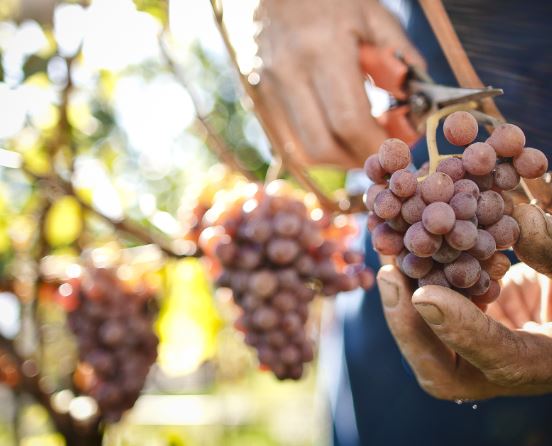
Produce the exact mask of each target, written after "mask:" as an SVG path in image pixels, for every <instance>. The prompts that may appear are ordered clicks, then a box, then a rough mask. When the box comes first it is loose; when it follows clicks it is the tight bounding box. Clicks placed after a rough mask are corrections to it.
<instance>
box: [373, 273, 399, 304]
mask: <svg viewBox="0 0 552 446" xmlns="http://www.w3.org/2000/svg"><path fill="white" fill-rule="evenodd" d="M378 286H379V289H380V295H381V301H382V302H383V305H385V306H386V307H387V308H393V307H396V306H397V304H398V303H399V286H398V285H397V284H396V283H394V282H390V281H389V280H387V279H383V278H380V279H379V280H378Z"/></svg>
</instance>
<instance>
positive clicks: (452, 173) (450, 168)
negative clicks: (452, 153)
mask: <svg viewBox="0 0 552 446" xmlns="http://www.w3.org/2000/svg"><path fill="white" fill-rule="evenodd" d="M435 170H436V171H437V172H443V173H445V174H447V175H448V176H449V177H451V178H452V181H458V180H461V179H462V178H464V174H465V173H466V170H465V169H464V166H463V164H462V160H461V159H460V158H454V157H451V158H445V159H444V160H441V161H439V164H437V169H435Z"/></svg>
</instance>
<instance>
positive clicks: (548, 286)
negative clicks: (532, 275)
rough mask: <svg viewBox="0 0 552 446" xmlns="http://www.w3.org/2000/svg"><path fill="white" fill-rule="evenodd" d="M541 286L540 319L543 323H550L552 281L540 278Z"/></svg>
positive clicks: (551, 316)
mask: <svg viewBox="0 0 552 446" xmlns="http://www.w3.org/2000/svg"><path fill="white" fill-rule="evenodd" d="M539 284H540V287H541V305H540V308H539V318H538V319H537V318H535V319H534V320H540V322H541V323H543V324H544V323H549V322H551V321H552V280H551V279H549V278H548V277H546V276H544V275H540V276H539Z"/></svg>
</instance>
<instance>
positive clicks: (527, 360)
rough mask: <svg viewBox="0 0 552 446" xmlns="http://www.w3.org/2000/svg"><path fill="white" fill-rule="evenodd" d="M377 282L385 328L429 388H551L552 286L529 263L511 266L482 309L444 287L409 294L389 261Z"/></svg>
mask: <svg viewBox="0 0 552 446" xmlns="http://www.w3.org/2000/svg"><path fill="white" fill-rule="evenodd" d="M378 285H379V288H380V292H381V298H382V301H383V307H384V313H385V317H386V319H387V323H388V325H389V328H390V330H391V332H392V334H393V336H394V337H395V340H396V342H397V344H398V346H399V348H400V350H401V352H402V354H403V355H404V357H405V359H406V360H407V361H408V363H409V364H410V366H411V367H412V369H413V371H414V374H415V375H416V378H417V380H418V382H419V384H420V386H421V387H422V388H423V389H425V390H426V391H427V392H428V393H429V394H431V395H433V396H434V397H436V398H440V399H447V400H478V399H485V398H491V397H496V396H507V395H537V394H544V393H548V392H551V391H552V322H551V321H552V309H551V308H550V304H551V303H552V288H551V287H550V285H551V284H550V280H549V279H547V278H546V277H544V276H541V275H538V274H537V273H536V272H535V271H534V270H532V269H531V268H529V267H528V266H526V265H524V264H518V265H515V266H514V267H512V268H511V269H510V271H509V272H508V273H507V275H506V276H505V277H504V279H503V288H502V293H501V295H500V297H499V299H498V300H497V301H496V302H494V303H493V304H491V305H490V306H489V308H488V313H487V314H485V313H483V312H482V311H481V310H480V309H479V308H478V307H477V306H475V305H474V304H473V303H472V302H471V301H470V300H469V299H467V298H465V297H464V296H462V295H461V294H459V293H457V292H455V291H453V290H451V289H448V288H444V287H439V286H433V285H431V286H426V287H422V288H419V289H418V290H416V291H415V292H414V293H412V289H411V288H410V283H409V281H408V279H407V278H406V277H405V276H403V275H402V274H401V273H400V272H399V271H398V269H397V268H396V267H394V266H391V265H386V266H384V267H382V268H381V270H380V272H379V273H378Z"/></svg>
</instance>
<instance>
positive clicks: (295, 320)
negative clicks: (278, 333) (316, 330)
mask: <svg viewBox="0 0 552 446" xmlns="http://www.w3.org/2000/svg"><path fill="white" fill-rule="evenodd" d="M281 326H282V330H283V331H284V332H285V333H287V334H293V333H296V332H299V331H300V330H301V329H302V328H303V322H302V321H301V317H300V316H299V315H298V314H297V313H291V312H290V313H287V314H286V315H285V316H284V317H283V318H282V323H281Z"/></svg>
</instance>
